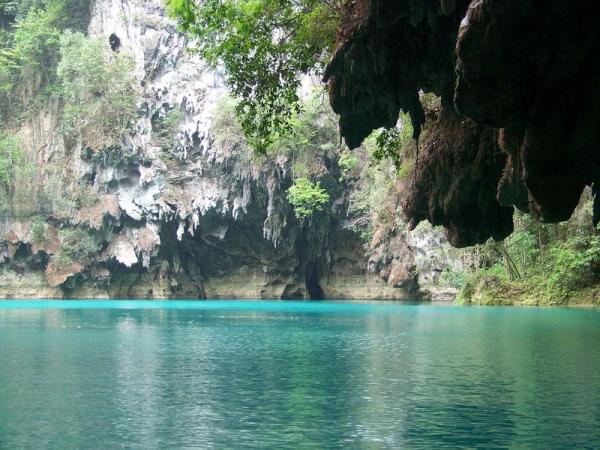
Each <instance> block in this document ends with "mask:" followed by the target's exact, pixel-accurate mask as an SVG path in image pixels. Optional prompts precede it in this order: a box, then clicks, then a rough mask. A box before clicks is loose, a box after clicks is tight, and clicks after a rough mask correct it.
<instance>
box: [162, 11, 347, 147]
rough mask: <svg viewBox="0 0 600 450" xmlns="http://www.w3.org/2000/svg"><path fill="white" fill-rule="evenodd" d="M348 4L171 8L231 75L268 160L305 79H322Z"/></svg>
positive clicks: (246, 126)
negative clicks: (320, 75)
mask: <svg viewBox="0 0 600 450" xmlns="http://www.w3.org/2000/svg"><path fill="white" fill-rule="evenodd" d="M341 5H342V2H341V1H339V0H331V1H327V2H323V1H322V0H301V1H297V0H204V1H202V2H194V1H193V0H168V2H167V6H168V11H169V13H170V14H171V15H172V16H173V17H175V18H177V20H178V21H179V24H180V26H181V28H182V29H183V30H184V31H186V32H187V33H188V34H189V35H191V36H193V37H195V38H197V40H198V45H199V47H198V50H199V52H200V54H201V55H202V56H203V58H204V59H206V60H207V61H208V62H209V63H211V64H212V65H213V66H215V67H217V66H219V67H222V68H223V69H224V70H225V73H226V77H227V83H228V85H229V87H230V91H231V93H232V94H233V95H234V96H235V97H237V98H238V99H239V102H238V103H237V105H236V111H237V114H238V117H239V119H240V124H241V127H242V130H243V131H244V133H245V135H246V136H247V138H248V141H249V143H250V145H251V146H252V147H253V148H255V149H256V150H257V151H258V152H260V153H266V151H267V150H268V148H269V147H270V145H271V144H272V143H273V141H274V139H275V138H276V136H277V135H282V134H285V133H287V132H289V131H290V130H291V129H292V124H291V121H292V119H293V117H294V114H297V113H298V112H299V111H300V99H299V97H298V88H299V86H300V83H301V76H300V75H301V74H306V73H309V72H319V70H320V68H322V65H323V62H324V61H325V60H326V58H325V57H324V55H325V54H326V53H327V51H328V50H330V49H331V48H332V46H333V39H334V37H335V29H336V28H337V24H338V22H339V18H340V14H341Z"/></svg>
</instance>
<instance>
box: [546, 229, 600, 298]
mask: <svg viewBox="0 0 600 450" xmlns="http://www.w3.org/2000/svg"><path fill="white" fill-rule="evenodd" d="M550 257H551V259H552V260H553V264H552V271H551V272H550V274H549V277H548V284H549V287H550V289H552V290H553V291H554V292H555V293H556V294H557V295H562V296H566V295H568V294H569V293H570V292H571V291H574V290H576V289H578V288H581V287H584V286H589V285H590V284H592V283H593V282H594V281H596V279H597V276H598V272H599V270H600V236H598V235H588V236H581V235H580V236H575V237H573V238H570V239H568V240H567V241H566V242H565V243H564V244H563V245H555V246H552V247H551V248H550Z"/></svg>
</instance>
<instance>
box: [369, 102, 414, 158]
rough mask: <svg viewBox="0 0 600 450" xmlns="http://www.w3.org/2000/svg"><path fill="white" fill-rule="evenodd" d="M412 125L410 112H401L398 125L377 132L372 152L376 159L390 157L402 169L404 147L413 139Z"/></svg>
mask: <svg viewBox="0 0 600 450" xmlns="http://www.w3.org/2000/svg"><path fill="white" fill-rule="evenodd" d="M412 133H413V130H412V126H411V123H410V116H409V115H408V114H404V113H403V114H400V120H399V121H398V125H397V126H396V127H394V128H390V129H384V130H381V131H379V132H378V133H376V134H375V149H374V151H373V153H372V155H373V158H374V159H375V160H376V161H381V160H384V159H386V158H389V159H390V160H391V161H392V162H393V163H394V166H396V170H400V168H401V166H402V160H403V153H404V148H405V147H406V145H407V144H408V143H410V142H411V141H412Z"/></svg>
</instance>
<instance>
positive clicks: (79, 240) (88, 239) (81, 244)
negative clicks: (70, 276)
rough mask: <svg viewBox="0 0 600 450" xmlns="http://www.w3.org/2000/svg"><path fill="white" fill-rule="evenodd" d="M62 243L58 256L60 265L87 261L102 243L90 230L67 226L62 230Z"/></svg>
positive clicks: (64, 265)
mask: <svg viewBox="0 0 600 450" xmlns="http://www.w3.org/2000/svg"><path fill="white" fill-rule="evenodd" d="M60 241H61V245H60V248H59V251H58V255H57V257H56V261H57V264H58V265H59V267H63V268H64V267H66V266H69V265H70V264H73V263H74V262H82V261H86V260H88V259H89V258H91V257H92V256H94V255H96V254H97V253H98V251H99V250H100V243H99V242H98V240H97V239H96V237H95V236H93V235H92V234H91V233H90V232H89V231H86V230H83V229H81V228H66V229H64V230H61V231H60Z"/></svg>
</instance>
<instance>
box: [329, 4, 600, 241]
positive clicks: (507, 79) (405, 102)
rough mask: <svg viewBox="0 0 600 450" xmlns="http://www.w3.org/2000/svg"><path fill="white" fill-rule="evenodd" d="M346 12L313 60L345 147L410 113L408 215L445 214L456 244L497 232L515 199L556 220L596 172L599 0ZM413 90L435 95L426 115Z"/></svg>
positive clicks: (439, 218) (441, 220)
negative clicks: (333, 44)
mask: <svg viewBox="0 0 600 450" xmlns="http://www.w3.org/2000/svg"><path fill="white" fill-rule="evenodd" d="M344 14H345V15H344V18H343V20H342V24H341V27H340V30H339V36H338V45H337V49H336V51H335V52H334V55H333V57H332V59H331V62H330V63H329V65H328V67H327V70H326V72H325V79H326V80H327V81H328V86H329V93H330V102H331V105H332V107H333V109H334V110H335V112H337V113H338V114H339V115H340V131H341V134H342V135H343V137H344V138H345V140H346V142H347V144H348V146H349V147H351V148H354V147H357V146H358V145H359V144H360V143H361V142H362V141H363V139H364V138H365V137H367V136H368V135H369V134H370V133H371V131H372V130H374V129H377V128H379V127H387V128H390V127H393V126H394V125H395V124H396V122H397V120H398V116H399V113H400V112H401V111H404V112H408V113H409V114H410V117H411V120H412V124H413V128H414V137H415V138H416V139H417V144H418V151H417V161H416V164H415V169H414V171H413V173H412V176H411V178H412V180H411V183H408V189H407V190H408V192H407V193H406V195H405V199H404V211H405V214H406V215H407V216H408V219H409V221H410V223H411V226H412V227H414V226H416V225H417V224H418V223H419V222H420V221H422V220H428V221H429V222H431V223H432V224H433V225H443V226H444V227H446V229H447V233H448V238H449V240H450V242H451V243H452V244H454V245H455V246H459V247H463V246H468V245H472V244H476V243H483V242H485V241H486V240H487V239H488V238H489V237H493V238H494V239H497V240H500V239H503V238H504V237H506V236H508V235H509V234H510V233H511V232H512V231H513V218H512V216H513V206H514V207H516V208H518V209H519V210H521V211H523V212H526V213H529V214H532V215H533V216H534V217H535V218H536V219H538V220H539V221H542V222H558V221H564V220H566V219H568V218H569V217H570V216H571V214H572V212H573V210H574V209H575V207H576V206H577V204H578V202H579V199H580V196H581V193H582V191H583V189H584V188H585V186H587V185H592V186H595V185H596V183H597V181H598V177H599V175H600V172H599V166H600V153H599V150H598V142H599V141H600V126H599V125H600V59H598V58H597V49H598V48H599V46H600V29H599V28H598V26H597V24H598V21H599V19H600V5H598V3H597V2H595V1H592V0H582V1H578V2H569V1H567V0H543V1H538V2H522V1H519V0H502V1H499V0H473V1H466V0H440V1H428V0H411V1H402V2H398V1H396V0H377V1H375V0H357V1H353V2H348V3H346V6H345V13H344ZM420 92H431V93H434V94H435V95H437V96H439V97H440V98H441V106H440V108H439V109H438V110H436V111H430V112H429V113H428V114H426V112H425V110H424V108H423V106H422V104H421V102H420V101H419V93H420ZM593 191H594V193H595V191H596V188H595V187H593ZM598 214H600V205H599V204H598V202H597V201H595V202H594V220H595V221H597V220H598V217H599V216H598Z"/></svg>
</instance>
